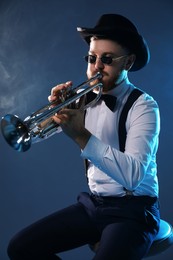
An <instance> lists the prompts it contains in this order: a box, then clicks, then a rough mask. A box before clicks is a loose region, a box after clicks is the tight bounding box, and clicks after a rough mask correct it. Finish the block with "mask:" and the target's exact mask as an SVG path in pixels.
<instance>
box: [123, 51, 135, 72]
mask: <svg viewBox="0 0 173 260" xmlns="http://www.w3.org/2000/svg"><path fill="white" fill-rule="evenodd" d="M135 59H136V55H135V54H131V55H129V56H128V57H127V59H126V63H125V67H124V69H125V70H127V71H129V70H130V69H131V67H132V66H133V64H134V62H135Z"/></svg>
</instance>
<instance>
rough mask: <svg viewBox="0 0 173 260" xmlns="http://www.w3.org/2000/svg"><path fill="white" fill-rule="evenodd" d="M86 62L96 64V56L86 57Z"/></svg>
mask: <svg viewBox="0 0 173 260" xmlns="http://www.w3.org/2000/svg"><path fill="white" fill-rule="evenodd" d="M85 60H86V61H87V62H88V63H95V62H96V56H94V55H87V56H85Z"/></svg>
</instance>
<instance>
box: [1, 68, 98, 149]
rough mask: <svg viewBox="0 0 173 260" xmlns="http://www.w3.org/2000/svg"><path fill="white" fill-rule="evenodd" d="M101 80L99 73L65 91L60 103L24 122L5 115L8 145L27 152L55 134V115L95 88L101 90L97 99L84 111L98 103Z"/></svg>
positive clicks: (4, 126) (16, 117)
mask: <svg viewBox="0 0 173 260" xmlns="http://www.w3.org/2000/svg"><path fill="white" fill-rule="evenodd" d="M101 78H102V75H101V73H99V72H98V73H97V74H96V75H94V76H93V77H92V78H90V79H88V80H87V81H85V82H83V83H82V84H80V85H79V86H77V87H76V88H71V89H69V90H67V91H65V92H64V91H63V92H62V93H61V96H60V103H58V104H57V101H54V102H50V103H49V104H48V105H46V106H44V107H43V108H41V109H39V110H37V111H36V112H34V113H32V114H31V115H30V116H28V117H26V118H25V119H24V120H21V119H20V118H19V117H18V116H16V115H12V114H7V115H5V116H4V117H3V118H2V119H1V132H2V134H3V136H4V138H5V140H6V141H7V143H8V144H9V145H10V146H11V147H13V148H14V149H15V150H17V151H20V152H25V151H27V150H28V149H29V148H30V147H31V144H32V143H34V142H36V141H38V140H39V139H45V138H46V137H48V136H50V135H52V134H53V133H55V132H56V131H57V128H58V127H59V126H58V125H57V124H56V123H55V122H54V121H53V120H52V117H53V115H54V114H55V113H57V112H58V111H60V110H61V109H63V108H65V107H69V106H72V104H74V103H76V102H77V101H78V100H80V98H81V97H83V96H85V95H86V94H87V93H89V92H90V91H93V89H95V88H97V89H98V90H99V91H98V95H97V97H96V99H94V100H93V101H91V102H90V103H89V104H86V105H85V106H84V108H83V109H87V108H88V107H90V106H92V105H93V104H94V103H96V102H97V100H98V99H99V98H100V96H101V92H102V87H103V85H102V83H100V82H98V80H99V79H101ZM84 86H85V88H84ZM82 88H83V89H82ZM58 102H59V101H58Z"/></svg>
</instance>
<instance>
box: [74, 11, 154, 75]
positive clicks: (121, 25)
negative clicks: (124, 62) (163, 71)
mask: <svg viewBox="0 0 173 260" xmlns="http://www.w3.org/2000/svg"><path fill="white" fill-rule="evenodd" d="M77 31H78V32H79V33H80V35H81V37H82V38H83V39H84V40H85V41H86V42H87V43H88V44H89V43H90V38H91V37H92V36H93V35H95V36H99V37H103V38H105V39H110V40H114V41H116V42H118V43H119V44H120V45H122V46H123V47H126V48H127V49H128V50H129V51H130V52H131V53H134V54H135V55H136V60H135V62H134V64H133V66H132V68H131V69H130V71H137V70H140V69H141V68H143V67H144V66H145V65H146V64H147V63H148V62H149V60H150V52H149V48H148V45H147V43H146V41H145V39H144V38H143V37H142V36H141V35H140V34H139V33H138V30H137V28H136V26H135V25H134V24H133V23H132V22H131V21H130V20H128V19H127V18H126V17H124V16H122V15H119V14H104V15H102V16H101V17H100V19H99V20H98V22H97V24H96V26H95V27H94V28H86V27H78V28H77Z"/></svg>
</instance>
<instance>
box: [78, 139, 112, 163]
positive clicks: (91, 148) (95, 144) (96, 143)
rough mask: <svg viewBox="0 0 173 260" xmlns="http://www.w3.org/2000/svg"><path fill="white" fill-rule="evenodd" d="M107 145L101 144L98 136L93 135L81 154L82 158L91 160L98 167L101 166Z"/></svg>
mask: <svg viewBox="0 0 173 260" xmlns="http://www.w3.org/2000/svg"><path fill="white" fill-rule="evenodd" d="M106 150H107V145H106V144H104V143H103V142H101V141H100V140H99V139H98V138H97V137H96V136H94V135H92V136H91V137H90V139H89V141H88V143H87V144H86V146H85V148H84V149H83V151H82V152H81V157H82V158H84V159H88V160H90V161H91V162H92V163H94V164H95V165H96V166H99V164H100V163H99V162H100V159H101V158H103V155H104V154H105V151H106Z"/></svg>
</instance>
